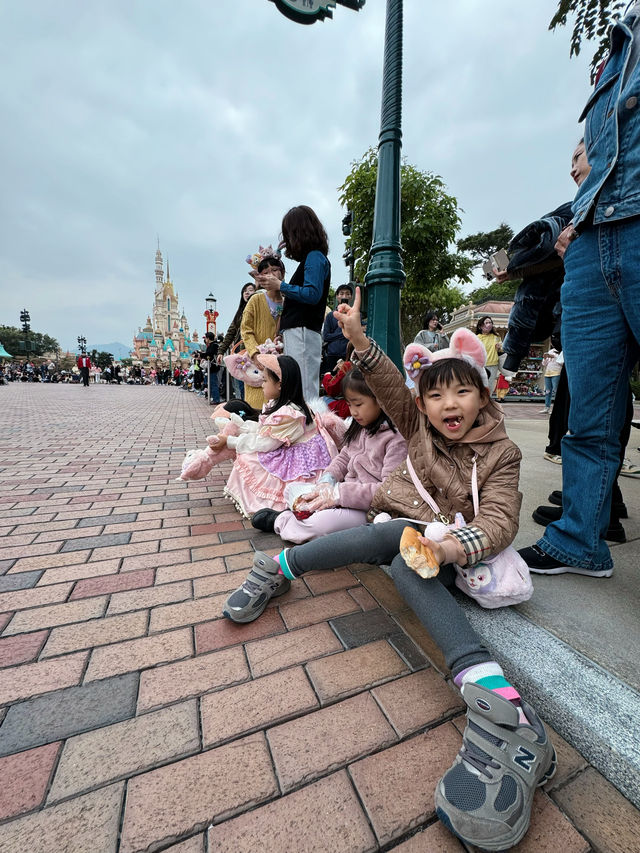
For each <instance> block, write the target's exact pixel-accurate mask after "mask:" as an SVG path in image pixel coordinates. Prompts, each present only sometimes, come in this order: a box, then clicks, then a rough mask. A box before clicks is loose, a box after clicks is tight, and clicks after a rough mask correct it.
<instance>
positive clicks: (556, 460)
mask: <svg viewBox="0 0 640 853" xmlns="http://www.w3.org/2000/svg"><path fill="white" fill-rule="evenodd" d="M542 458H543V459H546V460H547V462H553V464H554V465H562V457H560V459H549V457H548V456H544V455H543V457H542Z"/></svg>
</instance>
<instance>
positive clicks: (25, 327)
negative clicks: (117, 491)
mask: <svg viewBox="0 0 640 853" xmlns="http://www.w3.org/2000/svg"><path fill="white" fill-rule="evenodd" d="M20 322H21V323H22V331H23V333H24V341H20V349H23V350H24V351H25V352H29V350H30V349H31V346H30V344H29V339H28V335H29V332H30V331H31V326H30V325H29V323H30V322H31V316H30V315H29V312H28V311H27V309H26V308H23V309H22V311H21V312H20Z"/></svg>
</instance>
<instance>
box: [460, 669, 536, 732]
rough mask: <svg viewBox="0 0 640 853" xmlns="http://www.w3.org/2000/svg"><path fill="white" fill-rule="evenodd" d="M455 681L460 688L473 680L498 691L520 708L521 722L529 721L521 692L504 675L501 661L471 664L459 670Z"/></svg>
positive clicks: (495, 691)
mask: <svg viewBox="0 0 640 853" xmlns="http://www.w3.org/2000/svg"><path fill="white" fill-rule="evenodd" d="M453 681H454V683H455V685H456V686H457V687H459V688H460V689H462V687H463V686H464V685H465V684H468V683H469V682H472V683H473V684H479V685H480V686H481V687H485V688H486V689H487V690H491V691H493V692H494V693H497V694H498V695H499V696H502V698H503V699H507V700H508V701H509V702H512V703H513V704H514V705H515V706H516V707H517V708H518V712H519V717H520V719H519V722H520V723H528V722H529V721H528V720H527V718H526V716H525V714H524V711H523V710H522V708H521V706H520V694H519V693H518V691H517V690H516V688H515V687H514V686H513V684H511V683H510V682H508V681H507V679H506V678H505V677H504V672H503V671H502V667H501V666H500V664H499V663H496V662H495V661H487V662H486V663H479V664H477V665H476V666H469V667H467V669H463V670H462V672H459V673H458V674H457V675H456V676H455V678H454V679H453Z"/></svg>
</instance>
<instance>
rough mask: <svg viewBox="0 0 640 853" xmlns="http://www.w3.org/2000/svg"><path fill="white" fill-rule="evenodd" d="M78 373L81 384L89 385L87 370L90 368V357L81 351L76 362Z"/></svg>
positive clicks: (86, 386)
mask: <svg viewBox="0 0 640 853" xmlns="http://www.w3.org/2000/svg"><path fill="white" fill-rule="evenodd" d="M76 364H77V366H78V370H79V371H80V375H81V376H82V384H83V385H84V387H85V388H88V387H89V370H90V369H91V359H90V358H89V356H88V355H87V354H86V352H81V353H80V355H79V356H78V361H77V362H76Z"/></svg>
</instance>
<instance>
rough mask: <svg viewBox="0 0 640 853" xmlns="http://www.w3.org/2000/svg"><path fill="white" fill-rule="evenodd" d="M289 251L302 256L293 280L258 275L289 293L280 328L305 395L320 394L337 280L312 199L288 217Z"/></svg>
mask: <svg viewBox="0 0 640 853" xmlns="http://www.w3.org/2000/svg"><path fill="white" fill-rule="evenodd" d="M281 245H282V246H283V247H284V250H285V255H286V257H287V258H291V259H292V260H294V261H298V267H297V269H296V271H295V272H294V274H293V275H292V276H291V281H289V282H285V281H279V280H277V279H275V278H274V277H273V276H261V277H258V278H256V281H257V282H258V284H259V285H261V286H263V287H265V288H269V287H271V288H273V289H274V290H279V291H280V292H281V293H282V295H283V296H284V298H285V299H284V307H283V309H282V317H281V319H280V331H281V333H282V338H283V341H284V351H285V353H286V354H287V355H290V356H291V357H292V358H294V359H295V360H296V361H297V362H298V365H299V366H300V372H301V374H302V389H303V396H304V399H305V400H311V399H313V398H314V397H317V396H318V393H319V389H320V361H321V358H322V334H321V332H322V324H323V322H324V314H325V309H326V307H327V297H328V295H329V286H330V284H331V264H330V263H329V259H328V258H327V255H328V254H329V241H328V239H327V233H326V231H325V230H324V227H323V225H322V223H321V222H320V220H319V219H318V217H317V215H316V214H315V212H314V211H313V210H312V209H311V208H310V207H308V206H307V205H306V204H301V205H299V206H298V207H292V208H291V210H289V211H287V213H285V215H284V218H283V220H282V243H281Z"/></svg>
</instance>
